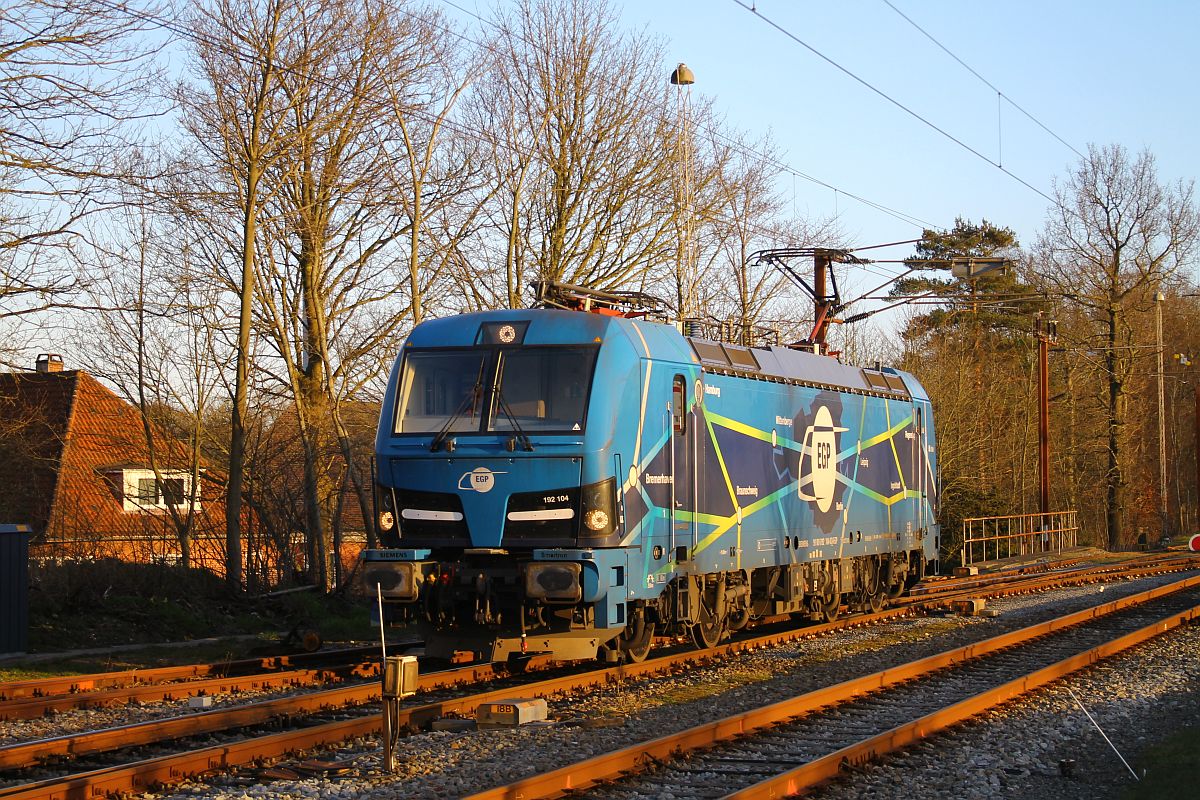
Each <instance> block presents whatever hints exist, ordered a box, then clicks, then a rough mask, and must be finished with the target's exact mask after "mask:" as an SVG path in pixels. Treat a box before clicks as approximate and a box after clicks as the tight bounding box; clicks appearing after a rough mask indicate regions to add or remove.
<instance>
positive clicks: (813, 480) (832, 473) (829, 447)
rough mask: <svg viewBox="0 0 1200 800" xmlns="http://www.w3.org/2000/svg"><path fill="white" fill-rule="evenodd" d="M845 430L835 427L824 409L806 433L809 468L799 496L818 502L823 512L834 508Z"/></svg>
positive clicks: (803, 454) (804, 453)
mask: <svg viewBox="0 0 1200 800" xmlns="http://www.w3.org/2000/svg"><path fill="white" fill-rule="evenodd" d="M845 430H846V429H845V428H843V427H841V426H840V425H834V424H833V415H831V414H830V413H829V409H828V408H826V407H825V406H821V407H820V408H818V409H817V414H816V417H815V418H814V419H813V423H812V424H811V425H809V426H808V428H807V429H806V430H805V431H804V441H803V443H802V446H801V461H802V462H803V459H804V458H805V457H807V458H808V461H809V464H810V467H809V472H808V474H807V475H804V476H803V477H802V478H801V480H800V483H799V487H798V488H799V495H800V499H801V500H809V501H813V502H816V504H817V508H818V509H820V510H821V512H822V513H824V512H826V511H828V510H829V508H830V507H831V506H832V505H833V492H834V489H835V488H836V487H837V434H839V433H843V432H844V431H845ZM806 489H807V490H808V491H805V490H806Z"/></svg>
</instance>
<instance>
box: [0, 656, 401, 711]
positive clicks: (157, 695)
mask: <svg viewBox="0 0 1200 800" xmlns="http://www.w3.org/2000/svg"><path fill="white" fill-rule="evenodd" d="M378 671H379V665H378V664H376V663H371V664H358V665H355V666H353V667H350V668H348V669H342V670H338V669H300V670H290V671H287V672H260V673H258V674H255V675H241V676H236V677H224V678H206V679H203V680H198V681H182V682H178V683H157V684H148V685H145V686H140V685H134V686H121V687H118V688H115V689H101V690H99V691H96V692H86V693H84V694H64V695H53V696H51V697H29V698H25V699H23V700H10V701H8V702H7V703H0V721H4V720H16V719H36V718H37V717H40V716H43V715H45V714H46V713H47V712H58V711H63V710H65V709H71V708H99V707H103V706H112V705H117V704H119V703H125V702H128V701H130V700H138V701H152V702H159V701H165V700H181V699H183V698H185V697H198V696H201V695H206V694H224V693H227V692H244V691H255V690H266V689H276V688H281V687H294V686H311V685H313V684H318V683H330V682H334V681H341V680H344V679H345V677H346V676H347V675H350V676H359V677H369V676H371V675H372V674H378Z"/></svg>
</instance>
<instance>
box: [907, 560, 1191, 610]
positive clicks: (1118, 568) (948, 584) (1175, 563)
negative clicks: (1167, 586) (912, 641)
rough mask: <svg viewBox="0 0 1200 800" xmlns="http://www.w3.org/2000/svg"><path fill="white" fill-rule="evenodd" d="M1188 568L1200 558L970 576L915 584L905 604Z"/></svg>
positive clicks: (1140, 561) (1137, 561)
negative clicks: (1013, 586)
mask: <svg viewBox="0 0 1200 800" xmlns="http://www.w3.org/2000/svg"><path fill="white" fill-rule="evenodd" d="M1189 566H1200V557H1196V556H1189V555H1182V556H1181V555H1177V554H1170V555H1166V556H1158V557H1155V558H1152V559H1138V560H1136V561H1128V562H1125V563H1122V564H1102V565H1098V566H1082V567H1073V568H1071V569H1065V570H1064V569H1056V570H1054V571H1049V572H1048V571H1044V570H1043V571H1038V572H1026V573H1020V572H1010V571H1005V572H1000V573H995V574H991V575H974V576H971V577H966V578H952V579H949V580H946V581H938V582H936V583H929V584H919V585H917V586H914V587H913V588H912V589H911V590H909V593H908V594H907V595H906V598H905V599H906V600H907V601H908V602H917V601H919V600H921V599H924V598H926V597H930V596H935V595H940V594H946V593H949V592H959V591H975V590H984V589H988V588H991V587H993V586H1002V585H1005V584H1009V583H1020V582H1023V581H1027V580H1030V579H1035V576H1036V577H1038V578H1041V579H1043V580H1045V581H1047V582H1049V583H1051V584H1053V583H1054V582H1055V581H1056V580H1061V579H1083V578H1087V577H1104V576H1109V575H1126V574H1145V573H1146V571H1147V570H1149V571H1150V572H1151V573H1154V572H1159V571H1169V570H1172V569H1186V568H1187V567H1189Z"/></svg>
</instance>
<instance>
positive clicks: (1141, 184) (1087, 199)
mask: <svg viewBox="0 0 1200 800" xmlns="http://www.w3.org/2000/svg"><path fill="white" fill-rule="evenodd" d="M1055 197H1056V204H1055V206H1054V207H1053V208H1051V210H1050V214H1049V218H1048V219H1047V222H1046V227H1045V230H1044V232H1043V234H1042V236H1041V238H1040V239H1039V241H1038V246H1037V259H1036V261H1035V262H1034V268H1035V270H1036V271H1037V272H1038V273H1039V275H1040V277H1041V279H1042V281H1043V282H1044V285H1045V286H1047V287H1048V288H1050V289H1051V290H1053V291H1055V292H1057V293H1061V294H1062V295H1064V296H1065V297H1067V298H1068V299H1069V300H1071V301H1073V302H1074V303H1076V304H1078V305H1079V306H1080V307H1081V308H1082V309H1083V310H1084V311H1085V312H1086V320H1087V322H1088V324H1089V325H1090V326H1091V331H1090V334H1089V339H1090V340H1091V341H1090V344H1091V346H1092V347H1093V348H1094V349H1095V350H1097V351H1100V352H1102V353H1103V363H1102V366H1101V369H1102V370H1103V373H1104V375H1105V377H1106V384H1107V392H1106V402H1105V404H1104V405H1105V409H1104V410H1105V415H1106V427H1107V439H1108V447H1107V468H1106V470H1105V473H1104V484H1105V502H1106V507H1107V523H1108V542H1109V546H1110V548H1116V547H1118V546H1120V545H1121V544H1122V543H1123V538H1122V514H1123V512H1124V507H1123V503H1124V499H1123V492H1124V488H1125V484H1126V475H1125V470H1126V461H1127V459H1126V457H1125V453H1124V452H1123V446H1122V445H1123V440H1124V427H1125V425H1126V424H1127V423H1128V421H1129V416H1128V396H1127V393H1128V387H1129V382H1130V379H1131V377H1132V375H1133V370H1134V362H1135V351H1134V350H1133V349H1132V348H1133V346H1134V345H1135V344H1136V341H1135V334H1134V326H1133V324H1132V319H1133V316H1134V315H1135V314H1136V313H1137V312H1138V311H1139V310H1142V311H1144V310H1146V309H1147V308H1148V305H1147V303H1148V301H1150V300H1151V298H1152V293H1153V292H1154V291H1155V290H1157V289H1158V288H1159V287H1160V286H1161V285H1162V284H1163V283H1164V282H1165V281H1167V280H1169V279H1170V278H1171V277H1172V276H1173V275H1174V274H1175V273H1176V272H1177V270H1178V269H1179V268H1180V266H1181V265H1183V264H1184V263H1186V262H1187V261H1188V260H1189V259H1190V258H1191V257H1192V256H1193V255H1194V253H1195V249H1196V246H1197V243H1198V241H1200V215H1198V214H1197V210H1196V206H1195V203H1194V193H1193V185H1192V184H1191V183H1183V182H1180V183H1177V184H1175V185H1174V186H1164V185H1162V184H1160V183H1159V182H1158V175H1157V173H1156V170H1155V166H1154V157H1153V155H1151V154H1150V153H1149V152H1148V151H1143V152H1142V153H1140V154H1139V155H1138V156H1136V157H1134V158H1131V157H1130V155H1129V153H1128V152H1127V151H1126V150H1125V149H1124V148H1123V147H1121V146H1119V145H1111V146H1106V147H1096V146H1092V147H1090V148H1089V149H1088V155H1087V157H1086V158H1084V159H1083V160H1082V161H1081V162H1080V164H1079V166H1078V167H1077V168H1076V169H1075V170H1074V171H1073V172H1072V173H1071V174H1070V175H1069V176H1068V177H1067V179H1066V180H1065V181H1064V182H1063V183H1062V184H1060V185H1057V186H1056V187H1055Z"/></svg>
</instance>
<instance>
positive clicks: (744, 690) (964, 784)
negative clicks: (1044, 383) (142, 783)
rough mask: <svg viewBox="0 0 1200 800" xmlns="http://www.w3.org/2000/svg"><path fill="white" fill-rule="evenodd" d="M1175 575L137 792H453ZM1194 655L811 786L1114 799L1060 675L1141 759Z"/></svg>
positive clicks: (221, 798)
mask: <svg viewBox="0 0 1200 800" xmlns="http://www.w3.org/2000/svg"><path fill="white" fill-rule="evenodd" d="M1179 577H1180V576H1179V575H1171V576H1161V577H1156V578H1147V579H1141V580H1137V581H1120V582H1115V583H1111V584H1108V585H1103V586H1101V585H1094V586H1087V587H1078V588H1072V589H1064V590H1059V591H1056V592H1053V593H1044V594H1037V595H1029V596H1022V597H1013V598H1007V599H1002V600H995V601H991V602H990V603H989V607H990V608H992V609H995V610H997V611H999V612H1000V613H999V616H997V617H995V618H981V617H958V616H944V617H938V616H933V617H918V618H912V619H906V620H902V621H900V622H893V623H889V624H886V625H874V626H870V627H862V628H854V629H849V630H845V631H841V632H839V633H836V634H832V635H825V636H820V637H815V638H812V639H806V640H803V641H800V642H797V643H794V644H791V645H787V646H782V647H778V648H773V649H770V650H764V651H760V652H757V653H749V654H744V655H742V656H740V657H738V658H737V659H736V660H733V661H729V662H727V663H722V664H713V665H710V666H705V667H700V668H695V669H691V670H689V671H687V672H686V673H684V674H682V675H678V676H672V677H669V678H659V679H654V680H648V681H642V682H638V683H635V684H630V685H625V686H617V687H612V688H606V689H603V690H600V691H593V692H590V693H588V694H587V695H586V696H580V697H577V698H570V699H556V700H553V701H552V702H551V708H550V712H551V717H552V721H551V722H550V723H548V724H536V725H531V726H526V727H523V728H517V729H498V730H487V731H476V730H472V731H464V732H424V733H420V734H418V735H415V736H411V737H408V738H406V739H403V740H401V742H400V744H399V760H400V764H401V767H400V771H399V774H397V775H386V774H383V773H382V772H381V770H380V753H379V741H378V740H377V739H373V738H372V739H365V740H363V741H361V742H357V743H347V744H346V745H344V746H342V747H341V748H340V749H338V750H337V751H336V752H326V753H322V754H320V756H319V757H321V758H324V759H338V760H342V761H344V762H345V764H346V766H347V767H348V770H347V771H346V772H345V773H344V774H341V775H336V776H332V775H331V776H320V777H311V778H302V779H299V780H290V781H265V780H263V779H260V778H259V777H258V775H257V773H256V771H254V770H249V769H247V770H243V771H241V772H240V773H236V774H233V775H228V776H221V777H215V778H212V779H211V780H209V781H206V782H194V783H190V784H183V785H177V786H175V787H171V788H169V789H166V790H164V791H163V792H161V793H158V794H150V795H145V796H146V797H148V798H150V797H152V798H156V799H157V800H183V798H209V799H211V800H238V799H242V800H244V799H247V798H255V799H258V798H261V799H262V800H275V798H279V799H280V800H282V798H295V797H304V798H390V797H401V796H402V797H404V798H406V799H407V798H444V797H459V796H463V795H466V794H471V793H473V792H476V791H480V790H483V789H486V788H489V787H492V786H496V785H499V784H503V783H508V782H512V781H514V780H517V779H519V778H521V777H525V776H528V775H531V774H535V773H538V772H543V771H547V770H550V769H555V768H558V767H561V766H564V765H566V764H568V763H570V762H572V761H576V760H579V759H581V758H584V757H586V756H588V755H594V754H599V753H603V752H607V751H610V750H615V749H618V748H620V747H623V746H626V745H628V744H630V743H632V742H635V741H642V740H646V739H651V738H655V737H658V736H662V735H664V734H667V733H670V732H673V731H678V730H682V729H685V728H688V727H692V726H694V725H699V724H702V723H705V722H710V721H712V720H714V719H716V718H718V717H720V716H725V715H729V714H733V713H737V712H739V711H743V710H747V709H750V708H754V707H757V706H761V705H764V704H766V703H769V702H773V701H775V700H781V699H784V698H787V697H791V696H794V695H796V694H800V693H803V692H806V691H810V690H812V689H815V688H819V687H822V686H828V685H830V684H833V683H837V682H839V681H842V680H846V679H848V678H852V677H857V676H859V675H863V674H868V673H871V672H875V671H877V670H880V669H883V668H886V667H888V666H893V665H896V664H900V663H904V662H907V661H910V660H913V659H915V658H920V657H923V656H926V655H931V654H933V653H936V652H941V651H943V650H946V649H949V648H951V647H953V646H955V645H962V644H967V643H969V642H972V641H978V640H980V639H983V638H987V637H989V636H993V635H996V634H998V633H1001V632H1004V631H1006V630H1013V629H1016V628H1020V627H1024V626H1026V625H1029V624H1032V623H1034V622H1036V621H1040V620H1042V619H1047V618H1050V617H1053V616H1057V615H1060V614H1063V613H1067V612H1068V611H1071V610H1076V609H1078V608H1084V607H1089V606H1092V605H1095V604H1097V603H1101V602H1104V601H1107V600H1111V599H1116V598H1117V597H1120V596H1124V595H1128V594H1132V593H1134V592H1137V591H1143V590H1145V589H1148V588H1151V587H1152V586H1156V585H1160V584H1163V583H1168V582H1171V581H1174V580H1178V579H1179ZM1198 653H1200V630H1197V628H1196V627H1188V628H1185V629H1183V630H1181V631H1178V632H1176V633H1172V634H1169V635H1167V636H1165V637H1161V638H1160V639H1158V640H1155V641H1153V642H1150V643H1148V644H1146V645H1143V646H1141V647H1139V648H1137V649H1136V650H1135V651H1133V652H1131V653H1129V654H1125V655H1122V656H1118V657H1117V658H1114V659H1110V660H1109V661H1107V662H1105V663H1103V664H1101V665H1099V666H1097V667H1094V668H1092V669H1089V670H1087V671H1086V672H1084V673H1081V674H1079V675H1076V676H1074V677H1072V678H1071V679H1069V680H1068V681H1065V682H1060V683H1056V684H1054V685H1052V686H1051V687H1049V688H1047V689H1046V690H1044V691H1041V692H1038V693H1036V694H1034V695H1032V696H1030V697H1029V698H1027V699H1023V700H1020V701H1017V702H1014V703H1012V704H1009V705H1007V706H1005V707H1003V708H1001V709H999V710H997V711H994V712H991V713H989V714H987V715H985V716H984V717H982V718H980V720H979V721H972V722H969V723H967V724H964V725H961V726H958V727H956V728H954V729H952V730H951V731H949V732H948V733H946V734H944V735H941V736H938V737H935V738H934V739H932V740H929V741H927V742H925V743H922V744H921V745H919V746H917V747H914V748H911V749H909V750H907V751H904V752H903V753H901V754H897V755H895V756H891V757H886V758H885V759H883V760H881V761H880V762H876V763H875V764H872V765H868V766H866V767H863V768H861V770H860V771H857V772H856V773H855V774H854V775H853V776H850V777H848V778H843V779H840V780H839V781H838V782H836V783H834V784H832V785H830V786H827V787H824V788H823V789H821V790H819V791H818V793H817V794H816V795H815V796H820V797H829V798H843V797H845V798H850V797H878V798H885V797H895V798H904V800H912V798H914V797H922V798H924V797H929V798H946V800H950V799H951V798H954V799H955V800H961V799H962V798H974V797H981V798H982V797H985V796H987V797H991V796H997V795H999V796H1019V795H1021V796H1025V797H1030V798H1032V797H1037V798H1042V797H1047V798H1068V797H1097V798H1104V797H1116V796H1117V793H1118V792H1119V790H1120V788H1121V787H1123V786H1126V785H1128V784H1129V783H1131V782H1132V781H1133V777H1132V776H1131V775H1130V774H1129V772H1128V771H1127V770H1126V769H1125V767H1124V766H1123V765H1122V763H1121V761H1120V759H1119V758H1117V756H1116V755H1115V754H1114V753H1113V751H1112V750H1111V749H1110V748H1109V746H1108V745H1107V744H1106V743H1105V742H1104V739H1103V738H1102V737H1101V735H1100V733H1099V732H1097V731H1096V728H1095V727H1094V726H1093V725H1092V723H1091V722H1089V721H1088V719H1087V717H1086V716H1085V715H1084V714H1083V712H1082V711H1080V710H1079V707H1078V706H1077V705H1075V702H1074V701H1073V700H1072V699H1071V697H1070V695H1069V694H1068V693H1067V692H1066V690H1065V688H1064V687H1065V686H1070V687H1072V688H1073V689H1074V691H1075V693H1076V694H1077V695H1078V696H1079V697H1080V699H1081V700H1082V701H1083V702H1084V703H1085V704H1087V706H1088V710H1089V711H1090V712H1091V713H1092V715H1093V716H1094V717H1095V718H1096V720H1097V722H1099V724H1100V725H1101V726H1102V727H1103V728H1104V729H1105V732H1106V733H1108V735H1109V736H1110V737H1111V738H1112V739H1113V742H1114V743H1115V744H1116V745H1117V747H1118V748H1120V749H1121V750H1122V753H1123V754H1124V755H1125V757H1126V758H1128V759H1129V760H1130V762H1131V763H1132V764H1133V765H1134V767H1135V769H1136V768H1137V753H1138V751H1139V750H1140V749H1141V748H1143V747H1145V746H1146V745H1147V744H1152V743H1154V742H1156V741H1159V740H1161V739H1162V738H1164V737H1165V736H1166V735H1168V734H1169V733H1171V732H1173V731H1174V730H1177V729H1178V728H1179V727H1181V726H1183V725H1188V724H1193V725H1194V724H1200V696H1198V694H1197V692H1196V687H1197V685H1198V681H1197V679H1198V678H1200V659H1198V658H1197V654H1198ZM1063 759H1074V760H1075V762H1076V764H1075V774H1074V776H1073V777H1071V778H1064V777H1062V776H1061V775H1060V772H1059V766H1058V764H1059V762H1060V761H1061V760H1063ZM713 788H714V789H718V788H719V787H715V786H714V787H713ZM603 793H604V792H603V789H602V788H600V789H597V791H596V794H597V796H601V795H603ZM581 796H586V794H584V795H581ZM659 796H663V795H661V794H660V795H659Z"/></svg>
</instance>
